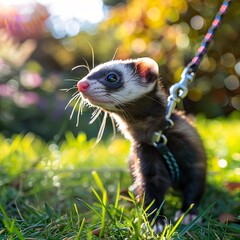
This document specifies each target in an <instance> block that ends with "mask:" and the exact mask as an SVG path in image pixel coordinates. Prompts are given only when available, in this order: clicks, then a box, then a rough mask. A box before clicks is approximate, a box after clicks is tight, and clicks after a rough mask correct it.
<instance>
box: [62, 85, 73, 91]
mask: <svg viewBox="0 0 240 240" xmlns="http://www.w3.org/2000/svg"><path fill="white" fill-rule="evenodd" d="M74 89H77V85H74V86H73V87H71V88H62V89H60V91H65V92H69V91H71V90H74Z"/></svg>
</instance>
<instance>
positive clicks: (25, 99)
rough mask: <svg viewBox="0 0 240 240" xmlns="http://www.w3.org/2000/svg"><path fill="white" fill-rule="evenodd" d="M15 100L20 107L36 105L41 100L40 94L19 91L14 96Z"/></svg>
mask: <svg viewBox="0 0 240 240" xmlns="http://www.w3.org/2000/svg"><path fill="white" fill-rule="evenodd" d="M13 100H14V102H15V103H16V104H17V105H18V106H20V107H28V106H30V105H35V104H36V103H37V102H38V100H39V96H38V94H37V93H35V92H18V93H17V94H15V95H14V96H13Z"/></svg>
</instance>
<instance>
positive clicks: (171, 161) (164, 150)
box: [155, 143, 180, 183]
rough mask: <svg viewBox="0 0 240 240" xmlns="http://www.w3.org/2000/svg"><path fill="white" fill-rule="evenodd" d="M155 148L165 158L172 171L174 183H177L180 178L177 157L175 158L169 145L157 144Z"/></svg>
mask: <svg viewBox="0 0 240 240" xmlns="http://www.w3.org/2000/svg"><path fill="white" fill-rule="evenodd" d="M155 147H156V149H157V150H158V151H159V152H160V153H161V155H162V156H163V158H164V160H165V162H166V164H167V166H168V169H169V171H170V174H171V178H172V181H173V182H174V183H177V182H178V181H179V177H180V170H179V166H178V163H177V161H176V159H175V157H174V156H173V154H172V153H171V151H170V150H169V148H168V147H167V145H165V144H164V143H157V144H156V145H155Z"/></svg>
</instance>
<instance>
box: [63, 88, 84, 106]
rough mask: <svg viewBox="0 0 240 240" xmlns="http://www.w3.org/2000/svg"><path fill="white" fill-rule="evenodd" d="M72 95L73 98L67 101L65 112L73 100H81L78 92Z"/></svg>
mask: <svg viewBox="0 0 240 240" xmlns="http://www.w3.org/2000/svg"><path fill="white" fill-rule="evenodd" d="M73 95H74V96H73V97H72V98H71V99H70V100H69V101H68V104H67V105H66V107H65V110H66V109H67V108H68V106H69V105H70V104H71V102H72V101H73V100H75V99H76V98H78V97H79V98H81V94H80V93H78V92H76V93H74V94H73Z"/></svg>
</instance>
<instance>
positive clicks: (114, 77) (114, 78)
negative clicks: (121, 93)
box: [106, 73, 118, 83]
mask: <svg viewBox="0 0 240 240" xmlns="http://www.w3.org/2000/svg"><path fill="white" fill-rule="evenodd" d="M106 80H107V81H108V82H111V83H114V82H117V81H118V75H117V74H115V73H110V74H108V75H107V77H106Z"/></svg>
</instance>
